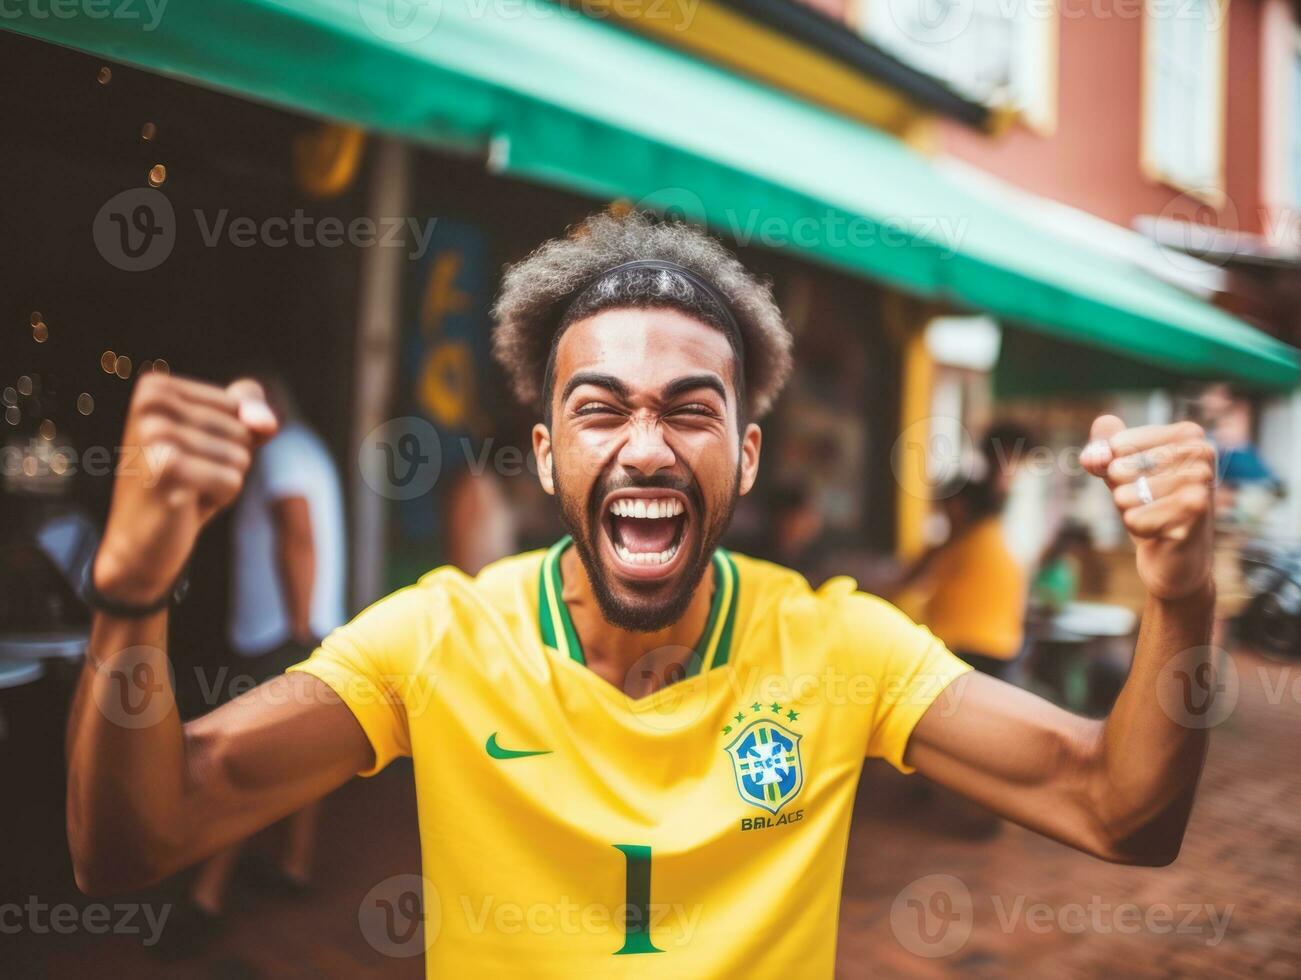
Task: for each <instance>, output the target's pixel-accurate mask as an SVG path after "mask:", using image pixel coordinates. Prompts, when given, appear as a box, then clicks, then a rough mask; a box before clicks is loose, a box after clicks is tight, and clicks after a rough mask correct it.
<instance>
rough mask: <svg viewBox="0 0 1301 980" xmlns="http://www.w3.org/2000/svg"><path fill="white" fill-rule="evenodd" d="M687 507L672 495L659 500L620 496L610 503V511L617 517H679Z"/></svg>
mask: <svg viewBox="0 0 1301 980" xmlns="http://www.w3.org/2000/svg"><path fill="white" fill-rule="evenodd" d="M685 511H686V508H685V507H683V506H682V501H680V500H677V499H675V498H672V497H665V498H662V499H657V500H641V499H634V498H632V497H620V498H619V499H618V500H616V501H615V502H614V503H612V504H611V505H610V513H611V514H613V515H614V516H615V517H645V518H660V517H677V516H678V515H679V514H681V513H684V512H685Z"/></svg>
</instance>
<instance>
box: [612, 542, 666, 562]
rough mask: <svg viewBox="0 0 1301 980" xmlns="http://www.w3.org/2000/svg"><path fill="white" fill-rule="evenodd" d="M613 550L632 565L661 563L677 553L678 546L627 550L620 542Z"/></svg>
mask: <svg viewBox="0 0 1301 980" xmlns="http://www.w3.org/2000/svg"><path fill="white" fill-rule="evenodd" d="M614 550H615V551H616V552H618V554H619V557H620V558H622V559H623V560H624V561H626V562H628V563H629V564H632V565H663V564H665V563H666V562H668V561H670V560H671V559H672V558H673V556H674V555H676V554H677V553H678V546H677V545H676V544H675V545H673V546H672V547H669V548H665V549H664V550H663V551H644V552H643V551H629V550H628V549H627V548H625V547H624V546H623V545H621V544H616V545H615V546H614Z"/></svg>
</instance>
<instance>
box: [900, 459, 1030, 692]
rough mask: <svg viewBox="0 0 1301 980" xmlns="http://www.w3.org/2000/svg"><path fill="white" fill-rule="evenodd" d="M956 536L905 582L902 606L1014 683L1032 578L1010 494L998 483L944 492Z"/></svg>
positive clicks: (965, 655) (981, 666)
mask: <svg viewBox="0 0 1301 980" xmlns="http://www.w3.org/2000/svg"><path fill="white" fill-rule="evenodd" d="M940 501H941V505H942V506H943V508H944V514H945V516H946V517H947V518H948V522H949V537H948V540H946V541H945V542H944V543H943V544H942V545H940V546H938V547H937V548H935V549H933V550H932V551H930V552H928V553H927V554H926V555H924V556H923V557H922V558H921V559H920V560H919V561H918V562H917V563H916V564H915V565H914V566H913V568H912V569H910V570H909V572H908V574H907V575H906V576H905V578H904V583H903V585H902V586H901V588H900V590H899V592H898V594H897V595H896V601H897V602H898V604H899V608H900V609H902V610H903V611H904V612H906V613H908V614H909V615H910V616H911V617H912V618H913V619H915V620H916V621H917V622H919V623H922V624H924V625H925V626H926V627H927V628H928V629H930V631H931V632H932V633H934V634H935V635H936V636H938V637H939V638H940V639H941V640H943V641H944V643H945V645H946V646H948V648H949V649H950V650H952V651H953V652H954V653H956V654H957V655H958V656H959V657H961V658H962V659H963V660H964V661H966V662H967V663H968V664H970V665H971V666H973V667H975V668H977V669H978V670H981V671H983V672H985V673H987V674H992V675H994V676H995V677H1001V678H1003V679H1004V680H1006V679H1008V671H1009V669H1010V667H1011V665H1012V663H1013V661H1015V660H1016V658H1017V655H1018V654H1019V653H1020V652H1021V645H1022V641H1023V640H1024V636H1025V630H1024V622H1025V606H1026V577H1025V572H1024V571H1023V570H1022V568H1021V566H1020V565H1019V564H1018V563H1017V560H1016V558H1014V557H1013V555H1012V552H1011V551H1010V550H1009V549H1008V546H1007V541H1006V538H1005V537H1004V534H1003V526H1002V505H1003V495H1002V493H1001V491H1000V490H999V488H998V487H997V485H996V484H995V483H994V481H992V480H988V479H987V480H973V481H965V480H964V481H961V482H959V483H957V484H950V485H949V486H946V487H945V488H943V489H942V490H941V492H940Z"/></svg>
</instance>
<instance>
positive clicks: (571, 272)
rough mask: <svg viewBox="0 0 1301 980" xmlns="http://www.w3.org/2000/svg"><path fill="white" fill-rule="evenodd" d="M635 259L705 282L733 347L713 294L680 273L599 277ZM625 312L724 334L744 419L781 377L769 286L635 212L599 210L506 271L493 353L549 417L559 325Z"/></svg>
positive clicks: (782, 347) (781, 337)
mask: <svg viewBox="0 0 1301 980" xmlns="http://www.w3.org/2000/svg"><path fill="white" fill-rule="evenodd" d="M636 259H660V260H664V261H668V262H673V263H676V264H677V265H680V266H683V267H684V268H686V269H688V270H690V271H691V272H693V273H695V274H696V275H697V276H699V277H701V278H702V279H704V280H705V281H706V282H708V283H709V284H710V285H712V286H713V287H714V289H716V290H717V291H718V293H719V294H721V296H722V297H723V299H724V300H725V301H726V303H727V306H728V310H729V311H730V313H731V315H732V317H733V318H734V319H735V321H736V325H737V328H738V329H739V331H740V335H741V337H740V340H741V343H740V344H739V345H738V343H737V341H736V339H735V338H734V337H733V335H732V334H733V332H732V330H731V329H730V325H729V324H727V323H726V322H725V318H726V314H725V313H723V311H720V310H719V308H718V303H717V301H716V300H715V299H714V297H712V296H711V295H709V293H708V291H707V290H703V289H701V288H700V287H699V286H698V285H696V284H694V283H692V282H691V281H690V279H688V278H687V277H685V276H683V275H680V274H674V273H673V272H671V271H665V270H662V269H646V268H634V269H628V270H624V271H620V272H618V273H615V274H613V275H610V276H605V277H602V276H601V273H603V272H605V271H606V270H609V269H613V268H614V267H615V266H618V265H622V264H623V263H625V262H631V261H633V260H636ZM576 300H577V302H575V301H576ZM629 307H632V308H639V309H652V308H669V309H675V310H679V311H681V312H683V313H686V314H688V315H690V316H693V317H695V318H697V319H699V320H702V321H703V322H705V323H708V324H710V325H711V326H714V327H717V328H718V329H720V330H722V331H723V332H724V333H727V334H728V339H729V340H730V341H732V344H733V350H734V351H737V353H738V354H739V353H740V349H743V350H744V356H743V357H738V366H739V370H738V371H737V372H736V379H735V382H736V389H737V394H738V399H739V400H740V401H741V403H742V404H741V408H742V415H743V416H748V417H749V418H758V417H760V416H762V415H764V414H765V413H766V412H767V411H768V410H769V409H770V408H771V407H772V403H773V401H774V400H775V399H776V397H777V395H778V393H779V392H780V391H781V389H782V386H783V385H785V383H786V379H787V378H788V377H789V375H790V371H791V335H790V331H789V330H787V328H786V324H785V321H784V320H783V319H782V315H781V311H780V310H779V309H778V308H777V304H776V303H775V302H774V301H773V298H772V287H771V285H770V284H768V283H767V282H762V281H760V280H759V279H757V278H755V277H754V276H752V275H751V274H750V273H749V272H747V271H746V269H745V267H744V266H743V265H741V263H740V261H738V260H737V258H736V256H734V255H732V253H731V252H729V251H728V250H727V249H726V248H724V247H723V245H722V244H721V243H719V242H718V241H717V240H716V239H714V238H712V237H710V236H709V235H708V234H706V233H705V232H703V231H701V230H700V229H699V228H696V227H694V226H692V225H687V224H683V223H680V222H674V221H664V222H660V221H656V220H655V219H653V218H652V217H651V216H650V215H647V214H644V213H641V212H637V211H630V212H628V213H626V214H622V215H615V214H610V213H608V212H601V213H598V214H594V215H592V216H590V217H589V218H587V219H586V220H585V221H583V222H582V223H581V224H579V225H577V226H575V227H574V228H573V229H572V230H571V231H570V233H569V234H568V235H567V236H566V237H564V238H557V239H553V240H551V241H549V242H546V243H544V244H543V245H541V246H539V247H538V248H537V249H536V250H535V251H534V252H533V253H532V254H531V255H529V256H528V257H527V258H526V259H524V260H523V261H521V262H518V263H516V264H515V265H513V266H511V267H510V268H509V269H508V270H507V271H506V275H505V277H504V279H503V281H502V287H501V293H500V294H499V295H498V297H497V302H496V305H495V307H494V309H493V313H494V315H495V317H496V320H497V326H496V329H495V330H494V331H493V353H494V355H495V356H496V358H497V360H498V362H499V363H500V364H501V365H502V367H503V368H505V370H506V373H507V375H508V377H509V378H510V382H511V387H512V388H513V390H514V392H515V394H516V396H517V397H518V398H519V399H520V400H521V401H522V402H524V404H526V405H530V406H532V407H533V408H535V409H536V410H538V411H540V412H542V413H543V414H544V416H546V417H549V415H550V401H551V380H552V379H551V372H552V366H553V364H554V359H555V350H556V345H557V344H558V342H559V340H560V337H561V335H562V334H563V333H564V331H565V329H566V328H567V327H568V326H569V325H570V324H571V323H574V322H576V321H578V320H581V319H583V318H585V317H589V316H592V315H594V314H596V313H599V312H600V311H602V310H608V309H617V308H624V309H626V308H629Z"/></svg>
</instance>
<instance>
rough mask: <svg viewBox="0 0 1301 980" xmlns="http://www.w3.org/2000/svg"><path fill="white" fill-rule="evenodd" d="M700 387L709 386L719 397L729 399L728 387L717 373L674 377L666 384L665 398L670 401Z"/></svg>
mask: <svg viewBox="0 0 1301 980" xmlns="http://www.w3.org/2000/svg"><path fill="white" fill-rule="evenodd" d="M699 388H708V389H709V390H710V391H713V392H716V393H717V394H718V397H719V398H721V399H723V401H724V402H726V401H727V389H726V388H724V387H723V382H722V381H720V380H719V378H718V375H716V374H688V375H686V376H685V377H682V378H674V379H673V380H672V381H670V382H669V383H668V384H666V385H665V386H664V392H663V395H662V397H663V399H664V400H665V401H669V400H671V399H673V398H676V397H677V396H678V395H681V394H684V393H686V392H688V391H696V390H697V389H699Z"/></svg>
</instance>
